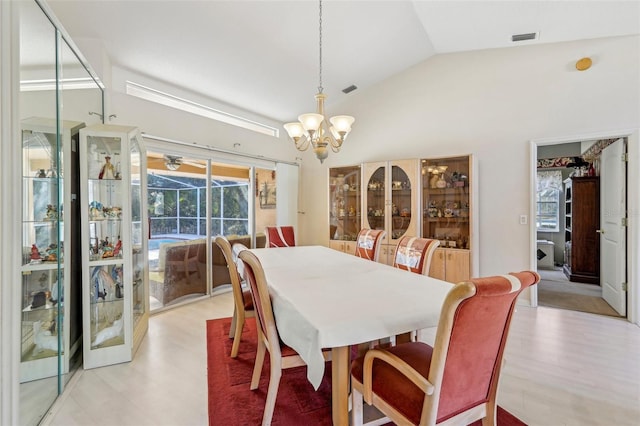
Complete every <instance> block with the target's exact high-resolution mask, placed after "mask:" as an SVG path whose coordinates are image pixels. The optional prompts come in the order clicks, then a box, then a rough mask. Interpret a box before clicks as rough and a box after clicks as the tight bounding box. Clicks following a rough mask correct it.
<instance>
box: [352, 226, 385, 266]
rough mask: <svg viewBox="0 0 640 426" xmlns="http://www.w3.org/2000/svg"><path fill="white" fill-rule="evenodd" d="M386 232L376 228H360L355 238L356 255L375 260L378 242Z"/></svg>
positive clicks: (376, 258)
mask: <svg viewBox="0 0 640 426" xmlns="http://www.w3.org/2000/svg"><path fill="white" fill-rule="evenodd" d="M386 234H387V232H386V231H382V230H378V229H361V230H360V232H358V238H357V239H356V256H358V257H361V258H363V259H369V260H373V261H374V262H377V261H378V256H379V254H380V243H381V242H382V240H384V236H385V235H386Z"/></svg>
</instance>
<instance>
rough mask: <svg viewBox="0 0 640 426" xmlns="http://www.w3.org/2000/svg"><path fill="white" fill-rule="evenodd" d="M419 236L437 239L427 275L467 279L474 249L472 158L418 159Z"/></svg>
mask: <svg viewBox="0 0 640 426" xmlns="http://www.w3.org/2000/svg"><path fill="white" fill-rule="evenodd" d="M420 165H421V175H422V185H421V191H422V196H421V199H422V204H423V209H422V237H424V238H431V239H436V240H439V241H440V246H439V248H438V249H436V252H435V253H434V256H433V259H432V261H431V270H430V274H429V275H430V276H432V277H434V278H439V279H443V280H445V281H450V282H459V281H463V280H466V279H469V278H470V277H471V275H472V260H473V258H472V253H473V250H475V248H476V247H475V244H474V242H475V238H474V237H475V235H474V230H475V228H474V221H477V215H476V213H475V209H474V204H473V203H474V196H473V188H474V184H475V181H474V174H473V157H472V156H470V155H467V156H460V157H445V158H435V159H422V160H421V162H420Z"/></svg>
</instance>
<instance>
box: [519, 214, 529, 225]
mask: <svg viewBox="0 0 640 426" xmlns="http://www.w3.org/2000/svg"><path fill="white" fill-rule="evenodd" d="M527 223H528V217H527V215H526V214H521V215H520V225H526V224H527Z"/></svg>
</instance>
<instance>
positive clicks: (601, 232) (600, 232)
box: [596, 229, 604, 234]
mask: <svg viewBox="0 0 640 426" xmlns="http://www.w3.org/2000/svg"><path fill="white" fill-rule="evenodd" d="M596 232H597V233H598V234H604V229H596Z"/></svg>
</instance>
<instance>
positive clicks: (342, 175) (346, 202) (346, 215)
mask: <svg viewBox="0 0 640 426" xmlns="http://www.w3.org/2000/svg"><path fill="white" fill-rule="evenodd" d="M360 179H361V177H360V167H359V166H354V167H339V168H333V169H330V170H329V206H330V207H329V239H330V240H339V241H355V240H356V237H357V236H358V232H360V223H361V213H360V212H361V209H362V200H361V192H360Z"/></svg>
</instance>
